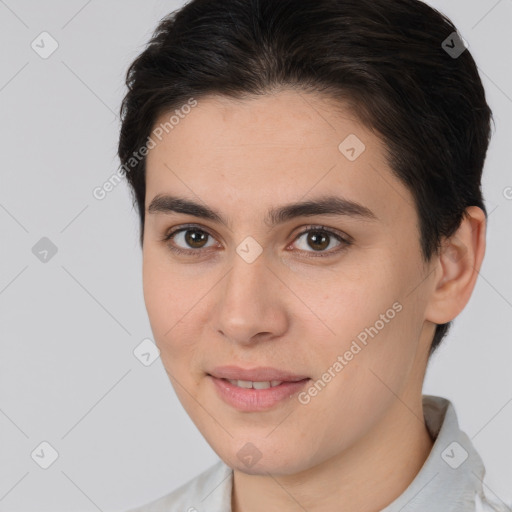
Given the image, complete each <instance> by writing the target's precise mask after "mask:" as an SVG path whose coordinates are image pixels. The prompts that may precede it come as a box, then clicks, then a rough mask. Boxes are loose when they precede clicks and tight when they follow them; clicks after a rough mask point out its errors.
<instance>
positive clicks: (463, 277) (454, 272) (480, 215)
mask: <svg viewBox="0 0 512 512" xmlns="http://www.w3.org/2000/svg"><path fill="white" fill-rule="evenodd" d="M485 232H486V218H485V213H484V212H483V210H482V209H481V208H479V207H477V206H470V207H469V208H467V209H466V211H465V215H464V217H463V219H462V222H461V224H460V226H459V228H458V229H457V231H456V232H455V233H454V234H453V235H452V236H451V237H450V238H449V239H444V240H443V242H442V245H441V249H440V252H439V255H438V256H437V265H438V268H437V272H436V281H435V283H434V284H433V286H434V289H433V291H432V294H431V297H430V300H429V303H428V306H427V310H426V316H425V319H426V320H429V321H431V322H434V323H436V324H443V323H447V322H449V321H451V320H453V319H454V318H455V317H456V316H457V315H458V314H459V313H460V312H461V311H462V310H463V309H464V307H465V306H466V304H467V303H468V301H469V299H470V297H471V293H472V292H473V289H474V287H475V283H476V279H477V277H478V272H479V271H480V267H481V265H482V260H483V257H484V254H485Z"/></svg>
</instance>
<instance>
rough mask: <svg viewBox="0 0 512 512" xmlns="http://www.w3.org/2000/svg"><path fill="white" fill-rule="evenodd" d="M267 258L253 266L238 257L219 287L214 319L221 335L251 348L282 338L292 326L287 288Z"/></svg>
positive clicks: (255, 262) (254, 262) (257, 261)
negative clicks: (290, 325) (263, 342)
mask: <svg viewBox="0 0 512 512" xmlns="http://www.w3.org/2000/svg"><path fill="white" fill-rule="evenodd" d="M275 273H276V270H274V269H270V268H269V266H268V263H267V262H266V260H265V258H264V255H263V254H262V255H260V256H259V257H258V258H257V259H256V260H255V261H253V262H252V263H248V262H246V261H245V260H244V259H243V258H241V257H239V256H238V255H235V257H234V258H233V265H232V268H231V270H230V272H228V274H227V275H226V276H225V278H224V279H223V280H222V282H221V283H220V285H219V288H218V294H219V297H220V298H219V300H218V301H217V304H216V305H215V307H214V309H213V312H212V315H213V316H212V318H211V320H212V321H213V325H214V327H215V329H216V331H217V332H218V333H220V334H221V335H222V336H224V337H225V338H226V339H228V340H229V341H232V342H233V343H238V344H244V345H250V344H254V343H255V342H256V341H262V340H268V339H271V338H275V337H279V336H282V335H283V333H284V332H286V329H287V328H288V324H289V318H290V317H289V313H288V308H287V306H286V298H287V295H286V294H285V291H284V290H285V286H284V285H283V284H282V282H281V281H280V280H279V279H277V278H276V275H275Z"/></svg>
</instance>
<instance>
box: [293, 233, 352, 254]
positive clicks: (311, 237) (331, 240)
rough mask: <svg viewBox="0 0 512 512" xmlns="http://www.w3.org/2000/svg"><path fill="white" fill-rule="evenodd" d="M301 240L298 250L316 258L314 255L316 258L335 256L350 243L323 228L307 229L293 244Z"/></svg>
mask: <svg viewBox="0 0 512 512" xmlns="http://www.w3.org/2000/svg"><path fill="white" fill-rule="evenodd" d="M301 239H302V242H300V243H299V244H298V245H299V250H301V251H303V252H309V253H312V255H314V256H316V255H315V254H314V253H318V254H317V255H318V256H328V255H331V254H336V253H338V252H339V251H341V250H343V249H344V248H346V247H347V246H349V245H350V244H351V243H352V242H351V241H350V240H348V239H345V238H344V237H342V236H341V235H339V234H337V233H334V232H332V231H330V230H328V229H325V228H323V227H309V228H308V229H307V230H305V231H303V232H302V233H300V234H299V235H298V236H297V238H296V239H295V243H297V241H300V240H301ZM336 242H337V243H336ZM311 249H312V250H311ZM327 249H329V250H327ZM330 249H332V250H330Z"/></svg>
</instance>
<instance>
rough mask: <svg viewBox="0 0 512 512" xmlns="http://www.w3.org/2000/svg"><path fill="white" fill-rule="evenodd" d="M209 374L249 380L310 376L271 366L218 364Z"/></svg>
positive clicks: (294, 378)
mask: <svg viewBox="0 0 512 512" xmlns="http://www.w3.org/2000/svg"><path fill="white" fill-rule="evenodd" d="M209 375H212V376H213V377H217V378H218V379H228V380H248V381H252V382H267V381H272V380H279V381H281V382H297V381H299V380H304V379H308V378H309V377H308V376H307V375H299V374H295V373H290V372H286V371H283V370H278V369H277V368H271V367H269V366H259V367H257V368H246V369H244V368H240V367H239V366H217V367H216V368H214V369H213V370H211V371H210V372H209Z"/></svg>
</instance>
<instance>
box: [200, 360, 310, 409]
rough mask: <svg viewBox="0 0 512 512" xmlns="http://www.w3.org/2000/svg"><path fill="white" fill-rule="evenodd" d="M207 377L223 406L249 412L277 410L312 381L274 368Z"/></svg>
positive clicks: (222, 371) (227, 370)
mask: <svg viewBox="0 0 512 512" xmlns="http://www.w3.org/2000/svg"><path fill="white" fill-rule="evenodd" d="M207 377H208V378H209V379H210V380H211V381H212V383H213V384H214V387H215V389H216V391H217V393H218V396H219V397H220V398H221V399H222V400H223V401H224V402H226V403H227V404H229V405H231V406H232V407H234V408H235V409H238V410H240V411H246V412H258V411H264V410H268V409H272V408H276V407H277V406H278V405H280V404H282V403H283V402H284V401H286V400H287V399H290V398H291V397H293V395H294V394H295V393H298V392H299V391H300V390H301V389H303V388H304V386H305V385H306V383H307V382H308V381H310V380H311V379H310V377H306V376H304V375H298V374H292V373H290V372H285V371H282V370H278V369H275V368H269V367H259V368H254V369H242V368H239V367H235V366H224V367H217V368H215V369H214V370H212V371H211V372H210V373H208V374H207Z"/></svg>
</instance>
